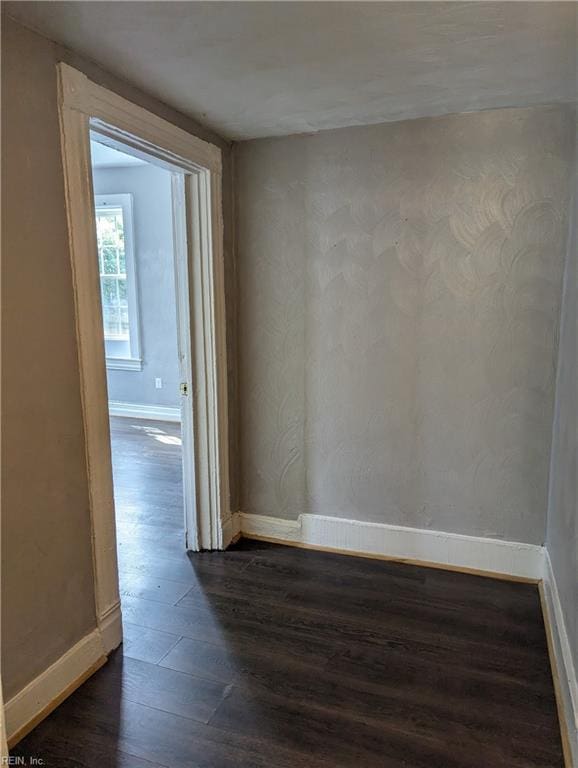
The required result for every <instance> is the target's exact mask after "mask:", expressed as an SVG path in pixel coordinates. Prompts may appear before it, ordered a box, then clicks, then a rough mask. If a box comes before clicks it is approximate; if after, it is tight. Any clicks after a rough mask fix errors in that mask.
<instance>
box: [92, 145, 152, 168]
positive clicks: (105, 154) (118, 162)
mask: <svg viewBox="0 0 578 768" xmlns="http://www.w3.org/2000/svg"><path fill="white" fill-rule="evenodd" d="M90 158H91V161H92V166H93V168H127V167H128V166H133V165H146V162H145V161H144V160H140V159H139V158H138V157H133V156H132V155H125V153H124V152H119V151H118V149H113V148H112V147H107V146H106V145H105V144H99V142H97V141H91V142H90Z"/></svg>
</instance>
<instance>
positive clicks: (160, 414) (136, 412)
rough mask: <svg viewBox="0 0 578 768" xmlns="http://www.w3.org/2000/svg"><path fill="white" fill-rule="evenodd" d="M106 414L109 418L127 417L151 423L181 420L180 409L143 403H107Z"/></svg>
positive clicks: (111, 401) (116, 401)
mask: <svg viewBox="0 0 578 768" xmlns="http://www.w3.org/2000/svg"><path fill="white" fill-rule="evenodd" d="M108 412H109V413H110V415H111V416H127V417H132V418H133V419H152V420H153V421H177V422H180V420H181V409H180V408H173V407H172V406H168V405H145V404H144V403H121V402H120V401H118V400H109V401H108Z"/></svg>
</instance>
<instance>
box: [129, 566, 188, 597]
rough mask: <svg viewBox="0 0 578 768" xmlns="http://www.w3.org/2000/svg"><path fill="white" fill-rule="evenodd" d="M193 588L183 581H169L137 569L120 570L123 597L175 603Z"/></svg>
mask: <svg viewBox="0 0 578 768" xmlns="http://www.w3.org/2000/svg"><path fill="white" fill-rule="evenodd" d="M190 589H191V586H190V584H184V583H183V582H181V581H169V580H168V579H159V578H155V577H154V576H149V574H147V573H143V572H135V571H121V572H120V594H121V598H123V597H139V598H141V599H142V600H154V601H155V602H158V603H166V604H167V605H174V604H175V603H178V601H179V600H180V599H181V598H182V597H184V596H185V595H186V594H187V593H188V592H189V591H190Z"/></svg>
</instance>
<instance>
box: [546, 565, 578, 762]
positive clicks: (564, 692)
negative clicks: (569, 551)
mask: <svg viewBox="0 0 578 768" xmlns="http://www.w3.org/2000/svg"><path fill="white" fill-rule="evenodd" d="M544 560H545V563H544V581H543V586H544V589H543V596H544V603H545V606H544V607H545V613H546V615H545V617H544V619H545V621H546V622H547V623H548V624H549V627H550V630H551V635H552V649H551V651H552V654H553V656H554V658H553V660H552V661H553V663H554V664H555V665H556V669H555V670H553V673H554V675H555V677H557V678H558V680H557V683H558V687H559V690H558V691H557V693H558V695H559V696H560V699H561V701H560V704H561V708H562V711H563V714H564V716H565V718H566V729H567V733H568V739H569V741H570V747H571V749H572V753H573V756H574V761H575V764H576V765H577V766H578V682H577V680H576V669H575V667H574V660H573V657H572V649H571V646H570V640H569V638H568V632H567V630H566V622H565V620H564V613H563V611H562V604H561V603H560V595H559V593H558V586H557V584H556V577H555V575H554V571H553V569H552V563H551V561H550V555H549V553H548V550H545V556H544Z"/></svg>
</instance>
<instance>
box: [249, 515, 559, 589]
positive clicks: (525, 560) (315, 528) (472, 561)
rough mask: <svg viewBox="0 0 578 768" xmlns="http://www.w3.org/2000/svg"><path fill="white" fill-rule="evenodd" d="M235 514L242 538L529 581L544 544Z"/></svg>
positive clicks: (535, 576) (538, 575) (538, 568)
mask: <svg viewBox="0 0 578 768" xmlns="http://www.w3.org/2000/svg"><path fill="white" fill-rule="evenodd" d="M238 520H239V522H238V524H237V525H238V529H239V531H240V533H241V535H242V536H245V537H246V538H260V539H267V540H269V541H278V542H280V543H281V542H283V543H286V544H291V545H293V546H301V547H306V548H307V547H310V548H313V549H322V550H329V551H332V552H339V553H342V554H352V555H358V556H362V557H375V558H380V559H387V560H397V561H401V562H411V563H415V564H418V565H423V566H430V567H434V568H444V569H448V570H458V571H467V572H470V573H476V574H480V575H486V576H492V577H494V578H496V577H497V578H507V579H515V580H521V581H529V582H532V583H538V582H539V581H540V580H541V579H542V575H543V563H544V548H543V547H541V546H538V545H536V544H525V543H523V542H516V541H503V540H501V539H487V538H482V537H477V536H465V535H461V534H455V533H445V532H442V531H431V530H424V529H419V528H405V527H402V526H397V525H387V524H384V523H364V522H360V521H357V520H349V519H346V518H338V517H328V516H325V515H310V514H303V515H300V516H299V518H298V519H297V520H283V519H279V518H275V517H266V516H263V515H254V514H249V513H246V512H239V513H238Z"/></svg>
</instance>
